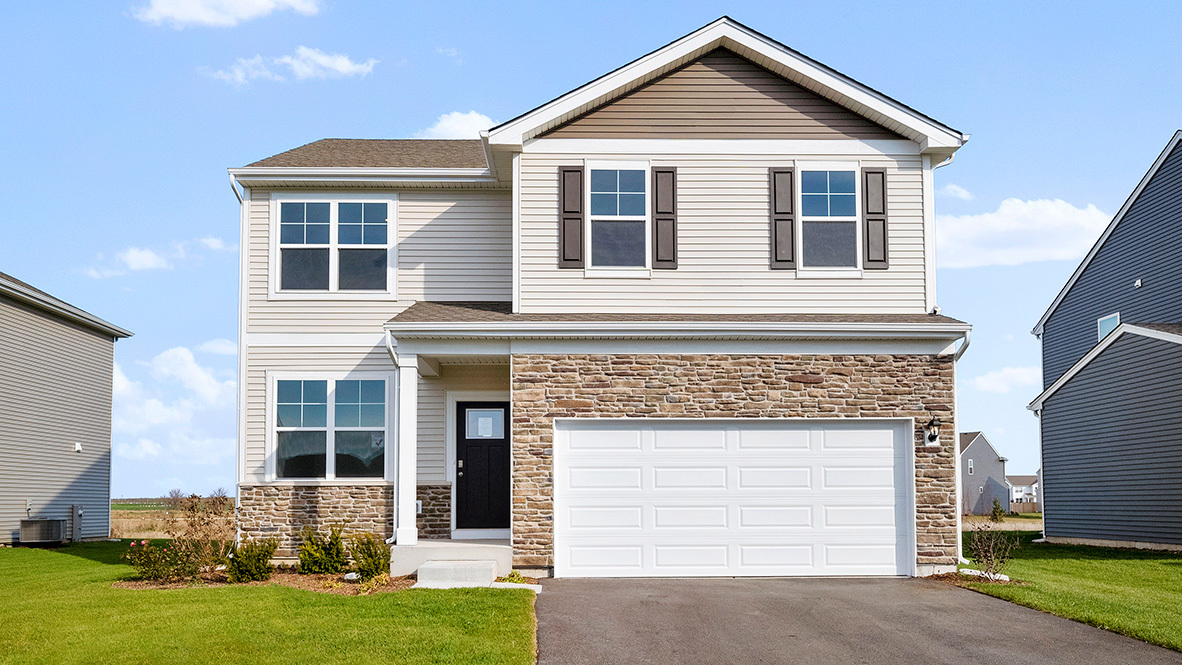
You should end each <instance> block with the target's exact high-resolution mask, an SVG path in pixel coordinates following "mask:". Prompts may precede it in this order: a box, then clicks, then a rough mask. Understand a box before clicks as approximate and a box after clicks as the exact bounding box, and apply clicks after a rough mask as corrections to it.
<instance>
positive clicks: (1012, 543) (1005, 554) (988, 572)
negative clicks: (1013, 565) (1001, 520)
mask: <svg viewBox="0 0 1182 665" xmlns="http://www.w3.org/2000/svg"><path fill="white" fill-rule="evenodd" d="M1018 547H1019V542H1018V535H1017V534H1012V533H1007V532H1005V531H998V530H997V529H996V528H994V526H993V525H992V524H988V523H985V524H981V525H979V526H977V527H976V528H974V529H973V531H972V533H970V534H969V556H970V557H972V559H973V566H975V567H976V568H977V570H980V571H981V572H982V573H984V574H985V579H987V580H990V581H996V580H997V578H998V576H999V575H1001V571H1002V569H1003V568H1005V566H1006V564H1008V563H1009V562H1010V560H1011V559H1013V558H1014V550H1016V549H1018Z"/></svg>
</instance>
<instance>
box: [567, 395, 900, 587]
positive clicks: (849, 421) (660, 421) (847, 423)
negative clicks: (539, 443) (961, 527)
mask: <svg viewBox="0 0 1182 665" xmlns="http://www.w3.org/2000/svg"><path fill="white" fill-rule="evenodd" d="M706 423H709V424H712V425H717V426H721V427H723V428H726V427H730V426H743V425H753V424H760V425H777V424H782V425H789V426H797V427H799V426H801V425H806V426H809V427H807V428H805V429H806V431H807V430H813V429H825V428H826V427H833V426H836V428H837V429H843V428H844V429H856V428H857V426H859V425H871V426H873V425H885V426H888V427H890V428H891V429H892V430H893V431H894V435H893V436H894V437H895V438H894V445H895V446H900V445H901V446H903V448H904V449H903V450H901V451H898V452H897V453H896V454H899V453H901V457H900V458H898V459H897V462H900V463H902V465H903V466H902V468H896V473H898V474H899V475H898V477H897V478H896V479H895V482H896V483H897V484H899V483H901V486H896V487H895V492H896V494H897V495H898V497H899V498H898V500H899V501H904V502H905V504H904V505H902V506H898V507H896V513H895V514H896V515H897V516H899V517H902V516H903V515H906V516H908V517H909V519H907V523H906V524H897V525H896V533H897V536H896V537H897V538H898V539H902V538H905V539H906V541H907V542H905V543H899V544H898V545H897V546H898V547H901V548H906V549H905V550H904V552H905V553H906V554H908V557H907V561H906V562H904V563H903V565H900V566H899V567H898V573H896V574H903V575H910V576H915V575H916V574H917V566H918V564H917V554H918V538H917V529H916V521H917V507H916V485H915V463H916V459H915V444H914V436H915V435H914V432H915V420H914V418H889V417H883V418H807V417H805V418H662V417H658V418H628V417H585V418H580V417H559V418H555V419H554V424H553V430H552V433H553V436H554V438H553V442H554V445H553V449H552V451H553V452H552V463H553V467H552V470H553V471H552V472H553V476H552V477H553V480H554V483H553V485H552V487H553V491H554V495H553V497H552V500H553V510H554V515H555V521H554V523H553V537H554V541H553V547H554V557H555V559H554V564H555V567H554V574H555V575H557V576H562V575H568V574H569V573H570V571H568V570H565V569H564V568H566V567H568V566H569V562H566V561H564V559H563V557H562V554H561V551H562V550H561V545H562V543H561V542H560V539H561V538H562V535H563V534H561V533H559V526H558V525H559V518H558V514H559V511H560V510H561V509H562V504H561V500H562V497H561V496H560V495H559V492H560V490H559V483H558V476H557V474H558V473H559V472H560V471H561V470H562V469H563V468H564V467H563V463H564V461H565V460H564V458H563V456H564V455H565V454H566V451H565V450H564V445H561V441H560V438H559V437H560V436H562V434H560V432H562V431H566V432H569V431H572V430H576V429H593V428H595V427H596V426H597V425H633V426H635V427H637V428H645V427H657V428H660V427H661V426H664V425H675V426H686V425H694V424H703V425H704V424H706ZM850 575H851V576H856V575H857V573H850Z"/></svg>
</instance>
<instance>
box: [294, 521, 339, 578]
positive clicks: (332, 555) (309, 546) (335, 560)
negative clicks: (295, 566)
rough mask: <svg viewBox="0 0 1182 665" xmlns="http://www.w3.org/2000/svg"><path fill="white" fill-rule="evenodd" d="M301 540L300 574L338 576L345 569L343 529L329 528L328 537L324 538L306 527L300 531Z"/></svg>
mask: <svg viewBox="0 0 1182 665" xmlns="http://www.w3.org/2000/svg"><path fill="white" fill-rule="evenodd" d="M300 540H301V542H300V574H302V575H312V574H316V573H328V574H336V573H339V572H341V571H342V570H344V569H345V544H344V542H343V541H342V540H341V527H339V526H332V527H329V531H328V536H326V537H323V538H322V537H320V536H319V535H318V534H317V533H316V530H315V529H313V528H312V527H310V526H305V527H304V528H303V530H301V531H300Z"/></svg>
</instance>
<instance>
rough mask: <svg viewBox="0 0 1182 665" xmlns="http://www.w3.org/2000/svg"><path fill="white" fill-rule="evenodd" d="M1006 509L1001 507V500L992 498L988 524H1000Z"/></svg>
mask: <svg viewBox="0 0 1182 665" xmlns="http://www.w3.org/2000/svg"><path fill="white" fill-rule="evenodd" d="M1005 516H1006V509H1005V508H1002V507H1001V499H998V498H997V497H994V498H993V508H992V509H990V511H989V521H990V522H1000V521H1002V520H1003V519H1005Z"/></svg>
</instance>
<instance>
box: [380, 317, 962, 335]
mask: <svg viewBox="0 0 1182 665" xmlns="http://www.w3.org/2000/svg"><path fill="white" fill-rule="evenodd" d="M971 328H972V327H971V326H969V325H968V324H966V323H956V324H940V325H932V324H925V323H902V324H886V325H884V324H866V323H831V322H826V323H810V322H805V323H802V322H787V323H776V322H761V323H746V322H733V321H732V322H714V321H677V322H667V321H662V322H638V321H614V322H603V321H539V322H521V321H504V322H471V321H468V322H461V321H447V322H413V323H410V322H404V323H400V322H388V323H386V325H385V326H384V329H385V330H386V332H388V333H396V334H397V335H398V336H399V337H405V338H414V337H447V338H456V339H466V338H493V339H498V338H499V339H508V338H512V339H522V338H530V337H534V338H571V339H578V338H593V339H612V338H625V339H638V338H653V339H677V338H686V339H744V338H772V339H809V338H814V339H815V338H831V339H859V338H867V339H883V338H888V339H891V338H893V339H946V338H957V337H967V335H968V332H969V331H970V330H971Z"/></svg>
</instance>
